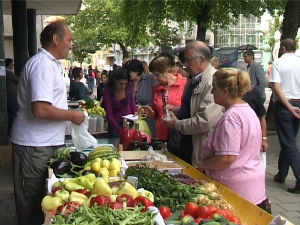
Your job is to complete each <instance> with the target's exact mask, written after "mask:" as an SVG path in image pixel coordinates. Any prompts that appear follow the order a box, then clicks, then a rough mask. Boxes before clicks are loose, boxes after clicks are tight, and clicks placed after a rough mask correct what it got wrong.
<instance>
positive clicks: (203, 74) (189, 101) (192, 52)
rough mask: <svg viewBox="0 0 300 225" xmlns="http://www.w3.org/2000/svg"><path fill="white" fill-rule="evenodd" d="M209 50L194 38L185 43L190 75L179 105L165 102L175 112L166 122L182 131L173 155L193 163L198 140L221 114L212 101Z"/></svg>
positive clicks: (212, 70) (199, 153)
mask: <svg viewBox="0 0 300 225" xmlns="http://www.w3.org/2000/svg"><path fill="white" fill-rule="evenodd" d="M209 59H210V50H209V48H208V47H207V45H206V44H205V43H204V42H200V41H194V42H191V43H190V44H188V45H187V46H186V49H185V65H186V68H187V71H188V73H189V75H190V76H191V77H192V79H190V80H189V82H188V84H187V85H186V88H185V93H184V96H183V99H182V105H181V107H180V109H176V108H174V107H171V106H169V105H168V106H167V107H168V108H169V109H171V110H172V111H173V112H174V113H175V114H176V115H177V116H178V119H179V120H178V119H177V118H176V117H175V116H172V120H170V121H165V123H166V125H167V126H168V127H171V128H175V129H176V130H178V131H180V133H182V134H183V136H182V138H181V143H180V148H179V150H178V152H177V155H178V156H179V157H180V158H181V159H183V160H185V161H186V162H188V163H191V162H192V164H193V165H194V166H196V167H197V165H198V160H199V159H202V151H201V147H202V142H203V141H204V140H205V139H206V137H207V135H208V133H209V131H210V130H211V128H212V127H213V126H214V125H215V124H216V123H217V121H218V120H219V118H220V117H221V115H222V107H221V106H219V105H217V104H215V103H214V100H213V95H212V93H211V89H212V85H211V84H212V78H213V74H214V73H215V72H216V69H215V68H214V67H213V66H212V65H211V64H210V62H209Z"/></svg>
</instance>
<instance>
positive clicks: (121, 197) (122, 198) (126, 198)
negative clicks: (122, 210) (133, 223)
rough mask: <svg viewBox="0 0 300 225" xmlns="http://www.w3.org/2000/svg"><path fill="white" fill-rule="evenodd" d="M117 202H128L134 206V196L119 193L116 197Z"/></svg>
mask: <svg viewBox="0 0 300 225" xmlns="http://www.w3.org/2000/svg"><path fill="white" fill-rule="evenodd" d="M116 202H121V203H123V202H126V206H129V207H131V206H133V198H132V196H130V195H127V194H122V195H119V196H118V197H117V199H116Z"/></svg>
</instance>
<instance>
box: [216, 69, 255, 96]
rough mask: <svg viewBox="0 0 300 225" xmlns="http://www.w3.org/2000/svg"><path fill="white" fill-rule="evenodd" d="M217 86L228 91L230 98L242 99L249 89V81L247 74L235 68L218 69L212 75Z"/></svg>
mask: <svg viewBox="0 0 300 225" xmlns="http://www.w3.org/2000/svg"><path fill="white" fill-rule="evenodd" d="M214 77H215V81H216V84H217V86H218V87H219V88H220V89H222V90H224V89H225V88H227V89H228V91H229V95H230V96H231V97H232V98H237V97H242V96H243V95H244V94H245V93H246V92H248V91H249V90H250V89H251V81H250V76H249V74H248V72H246V71H241V70H238V69H235V68H223V69H219V70H218V71H217V72H215V74H214Z"/></svg>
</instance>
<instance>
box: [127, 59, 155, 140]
mask: <svg viewBox="0 0 300 225" xmlns="http://www.w3.org/2000/svg"><path fill="white" fill-rule="evenodd" d="M124 68H125V69H126V72H127V74H128V76H129V77H130V83H131V85H132V88H133V96H134V99H135V102H136V104H137V105H139V106H146V105H151V103H152V89H153V86H154V77H153V75H152V74H149V73H148V74H145V72H144V66H143V63H142V62H141V61H140V60H138V59H132V60H129V61H127V62H126V64H125V65H124ZM147 124H148V127H149V128H150V130H151V134H152V136H155V121H154V120H153V119H151V118H147Z"/></svg>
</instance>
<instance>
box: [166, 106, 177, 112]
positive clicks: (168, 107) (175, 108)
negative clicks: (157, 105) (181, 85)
mask: <svg viewBox="0 0 300 225" xmlns="http://www.w3.org/2000/svg"><path fill="white" fill-rule="evenodd" d="M166 108H167V109H168V110H170V111H172V112H175V113H176V112H177V111H178V109H179V106H175V105H170V104H167V105H166Z"/></svg>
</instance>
